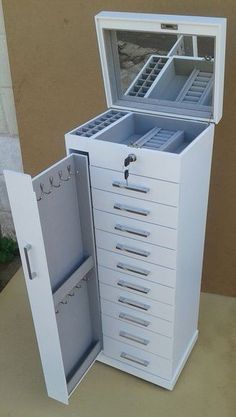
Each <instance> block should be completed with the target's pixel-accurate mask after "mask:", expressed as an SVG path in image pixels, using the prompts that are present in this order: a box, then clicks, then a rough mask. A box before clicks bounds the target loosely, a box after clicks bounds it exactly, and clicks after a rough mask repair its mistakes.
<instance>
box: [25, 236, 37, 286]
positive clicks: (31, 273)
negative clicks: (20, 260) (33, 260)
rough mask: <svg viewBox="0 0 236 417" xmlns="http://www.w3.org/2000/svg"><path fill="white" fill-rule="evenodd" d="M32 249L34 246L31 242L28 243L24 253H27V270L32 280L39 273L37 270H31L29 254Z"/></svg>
mask: <svg viewBox="0 0 236 417" xmlns="http://www.w3.org/2000/svg"><path fill="white" fill-rule="evenodd" d="M30 249H32V246H31V245H30V244H27V245H26V246H24V254H25V261H26V266H27V271H28V275H29V279H31V280H32V279H34V278H36V276H37V274H36V272H32V271H31V267H30V260H29V254H28V252H29V250H30Z"/></svg>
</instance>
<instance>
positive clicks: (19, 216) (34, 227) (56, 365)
mask: <svg viewBox="0 0 236 417" xmlns="http://www.w3.org/2000/svg"><path fill="white" fill-rule="evenodd" d="M5 178H6V184H7V189H8V195H9V200H10V204H11V209H12V214H13V219H14V224H15V229H16V234H17V239H18V244H19V249H20V254H21V259H22V265H23V270H24V275H25V281H26V286H27V290H28V296H29V301H30V306H31V311H32V316H33V322H34V327H35V332H36V336H37V341H38V347H39V351H40V356H41V362H42V367H43V372H44V378H45V383H46V386H47V391H48V395H49V396H50V397H52V398H54V399H57V400H58V401H61V402H64V403H65V404H67V403H68V393H67V385H66V380H65V373H64V367H63V362H62V356H61V348H60V341H59V335H58V329H57V323H56V317H55V311H54V303H53V297H52V291H51V286H50V279H49V272H48V265H47V260H46V253H45V247H44V242H43V236H42V230H41V225H40V219H39V213H38V206H37V201H36V196H35V193H34V191H33V187H32V180H31V177H30V176H28V175H25V174H18V173H15V172H11V171H5ZM26 245H30V246H31V248H30V250H29V253H28V256H29V262H30V267H31V270H32V271H33V272H35V273H36V276H35V278H34V279H32V280H31V279H29V274H28V269H27V263H26V258H25V253H24V247H26Z"/></svg>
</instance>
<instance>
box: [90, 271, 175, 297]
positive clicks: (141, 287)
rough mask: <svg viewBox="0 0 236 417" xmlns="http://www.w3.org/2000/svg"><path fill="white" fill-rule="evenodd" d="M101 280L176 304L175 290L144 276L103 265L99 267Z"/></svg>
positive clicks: (134, 292)
mask: <svg viewBox="0 0 236 417" xmlns="http://www.w3.org/2000/svg"><path fill="white" fill-rule="evenodd" d="M98 277H99V281H100V282H102V283H103V284H107V285H112V286H113V287H115V288H119V289H124V290H126V291H130V293H131V294H132V293H133V294H138V295H142V297H145V298H147V299H148V298H151V299H153V300H156V301H160V302H162V303H166V304H170V305H174V301H175V290H174V289H173V288H170V287H166V286H165V285H159V284H156V283H153V282H151V281H147V280H145V279H142V278H138V277H133V276H131V275H127V274H123V273H121V272H117V271H112V270H111V269H109V268H104V267H103V266H99V267H98Z"/></svg>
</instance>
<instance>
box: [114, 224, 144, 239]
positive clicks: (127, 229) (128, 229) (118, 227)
mask: <svg viewBox="0 0 236 417" xmlns="http://www.w3.org/2000/svg"><path fill="white" fill-rule="evenodd" d="M114 229H115V230H119V231H120V232H126V233H130V234H131V235H137V236H142V237H148V236H149V235H150V232H146V231H145V230H141V229H134V228H133V227H129V226H123V225H121V224H116V225H115V227H114Z"/></svg>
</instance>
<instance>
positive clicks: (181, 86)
mask: <svg viewBox="0 0 236 417" xmlns="http://www.w3.org/2000/svg"><path fill="white" fill-rule="evenodd" d="M95 22H96V29H97V37H98V46H99V51H100V58H101V66H102V72H103V79H104V86H105V93H106V99H107V105H108V107H112V108H118V109H127V110H133V111H139V112H145V113H152V114H160V115H166V116H172V117H173V116H174V117H178V118H184V119H195V120H204V121H211V122H214V123H218V122H219V120H220V119H221V117H222V108H223V90H224V66H225V41H226V19H225V18H215V17H199V16H177V15H158V14H143V13H123V12H101V13H99V14H98V15H97V16H95Z"/></svg>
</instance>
